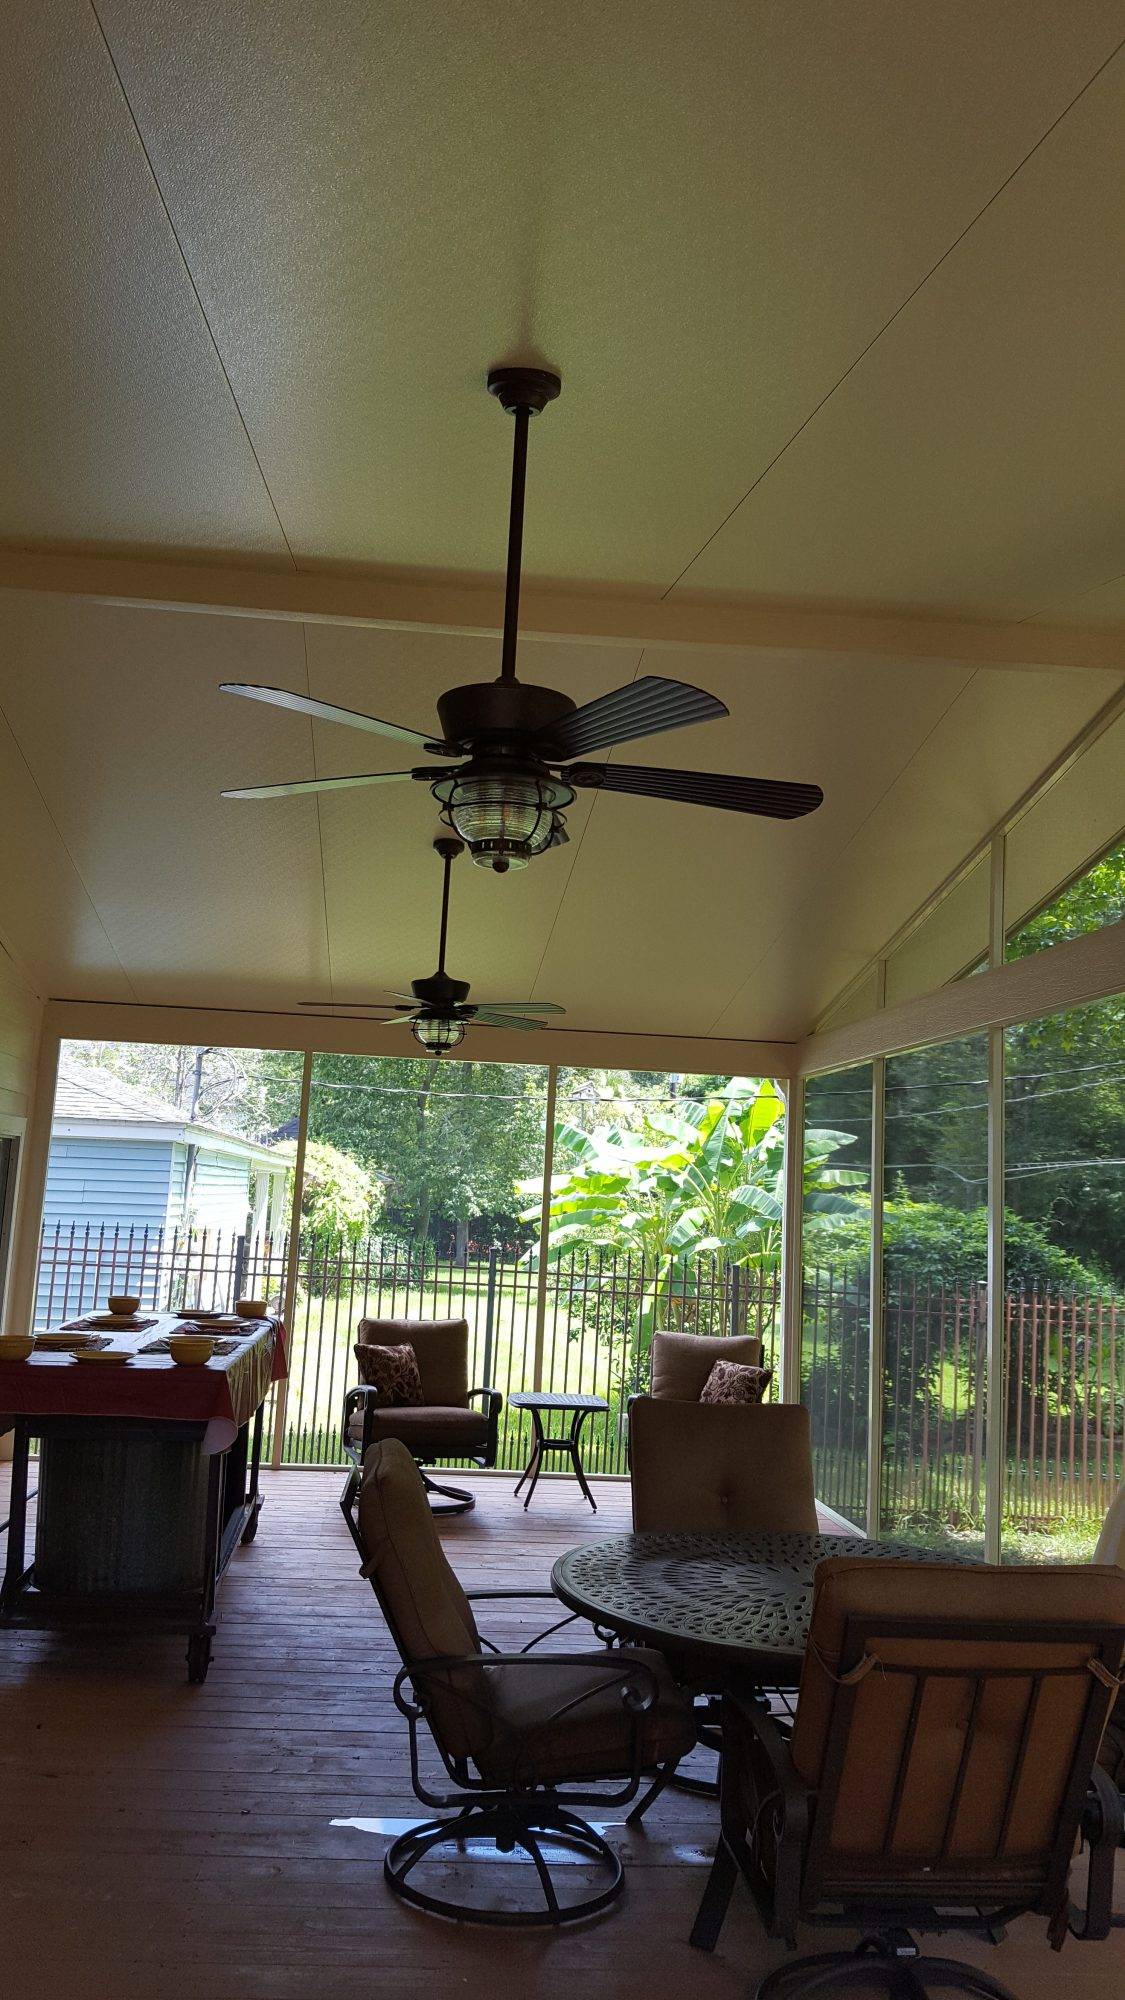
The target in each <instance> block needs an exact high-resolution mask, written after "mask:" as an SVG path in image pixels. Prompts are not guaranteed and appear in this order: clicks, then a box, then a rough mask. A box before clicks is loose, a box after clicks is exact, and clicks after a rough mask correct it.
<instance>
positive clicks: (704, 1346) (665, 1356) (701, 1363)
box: [649, 1333, 762, 1403]
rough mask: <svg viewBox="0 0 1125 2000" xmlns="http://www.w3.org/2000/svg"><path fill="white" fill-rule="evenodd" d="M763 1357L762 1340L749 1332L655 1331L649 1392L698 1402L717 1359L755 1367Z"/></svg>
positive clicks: (683, 1401)
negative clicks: (718, 1333) (715, 1333)
mask: <svg viewBox="0 0 1125 2000" xmlns="http://www.w3.org/2000/svg"><path fill="white" fill-rule="evenodd" d="M761 1359H762V1343H761V1341H760V1340H758V1339H757V1337H756V1336H755V1335H754V1334H750V1333H731V1334H720V1335H718V1336H713V1335H711V1334H708V1333H654V1334H653V1336H652V1388H651V1390H650V1392H649V1393H650V1394H651V1395H653V1396H659V1397H660V1398H661V1399H662V1400H663V1399H664V1398H665V1397H671V1398H672V1399H673V1400H674V1401H676V1402H679V1403H698V1401H699V1397H700V1393H701V1391H702V1388H703V1384H704V1383H705V1382H706V1380H707V1377H708V1375H709V1374H710V1373H711V1370H712V1368H713V1367H714V1366H715V1363H716V1361H741V1362H745V1363H746V1364H748V1365H749V1366H751V1367H755V1368H756V1367H757V1366H758V1364H759V1362H760V1361H761Z"/></svg>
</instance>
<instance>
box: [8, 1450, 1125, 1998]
mask: <svg viewBox="0 0 1125 2000" xmlns="http://www.w3.org/2000/svg"><path fill="white" fill-rule="evenodd" d="M475 1484H476V1487H477V1491H478V1494H479V1501H478V1506H477V1509H476V1512H475V1513H473V1514H471V1515H467V1516H464V1517H462V1518H461V1519H455V1520H449V1521H447V1522H445V1523H443V1525H442V1533H443V1539H444V1541H445V1545H446V1548H447V1550H448V1552H449V1555H450V1558H451V1560H452V1562H453V1564H454V1567H455V1568H456V1569H457V1571H458V1574H459V1575H460V1576H461V1578H462V1581H463V1582H464V1583H465V1584H466V1586H467V1587H468V1588H470V1589H471V1588H474V1587H476V1588H487V1587H489V1586H498V1585H513V1584H523V1583H528V1584H532V1585H541V1584H545V1583H546V1581H547V1577H548V1573H549V1570H550V1566H551V1563H552V1561H553V1560H554V1558H555V1556H556V1555H558V1554H559V1553H560V1552H561V1551H562V1550H563V1549H566V1548H569V1547H571V1546H573V1544H574V1543H575V1542H577V1541H583V1540H586V1539H588V1538H589V1537H591V1536H594V1535H604V1534H613V1533H620V1532H621V1531H622V1530H623V1529H624V1528H626V1527H627V1525H628V1504H629V1503H628V1488H627V1487H626V1486H624V1485H622V1484H620V1483H616V1482H610V1481H595V1482H594V1488H595V1492H596V1493H597V1496H598V1501H599V1512H598V1515H597V1517H596V1518H595V1517H594V1516H593V1515H591V1513H590V1510H589V1508H588V1507H586V1506H585V1505H584V1503H583V1502H582V1501H581V1498H580V1496H579V1495H578V1493H577V1490H576V1488H575V1486H574V1483H573V1481H572V1480H571V1479H570V1478H568V1477H567V1476H565V1475H564V1476H562V1477H558V1478H548V1477H547V1476H544V1478H543V1479H542V1480H541V1481H540V1484H539V1488H538V1491H537V1493H536V1495H535V1499H534V1501H533V1503H532V1507H531V1510H530V1512H529V1513H527V1514H525V1513H524V1512H523V1509H522V1507H521V1506H519V1505H518V1503H515V1502H514V1501H513V1498H512V1482H511V1481H510V1480H509V1479H507V1478H504V1479H497V1478H492V1479H489V1478H481V1479H479V1480H477V1481H476V1482H475ZM339 1486H340V1479H339V1477H338V1475H336V1474H332V1473H324V1472H296V1471H294V1472H284V1473H278V1474H272V1475H269V1476H268V1477H267V1480H266V1491H267V1496H268V1498H267V1505H266V1509H265V1512H264V1514H263V1517H262V1527H261V1532H260V1534H259V1537H258V1540H257V1542H256V1543H255V1544H254V1545H253V1547H252V1548H249V1549H245V1550H240V1551H239V1552H238V1553H237V1555H236V1556H235V1558H234V1561H233V1563H232V1565H231V1569H230V1572H229V1574H228V1576H227V1579H226V1583H225V1586H224V1588H223V1592H222V1596H221V1601H220V1612H221V1623H220V1627H219V1632H218V1636H217V1639H216V1646H215V1659H214V1663H213V1665H212V1668H211V1672H210V1675H209V1677H208V1679H207V1682H206V1684H205V1685H204V1686H203V1687H202V1688H190V1687H188V1685H187V1684H186V1681H185V1679H184V1676H183V1642H182V1641H181V1640H178V1639H177V1640H168V1639H154V1640H138V1639H136V1638H133V1639H131V1640H128V1641H126V1640H120V1639H109V1638H106V1637H105V1636H104V1635H102V1636H100V1637H98V1638H89V1637H85V1636H82V1637H80V1636H68V1637H66V1638H59V1637H53V1636H50V1635H44V1634H37V1633H25V1632H20V1633H15V1632H6V1633H0V1925H2V1931H0V1935H2V1936H3V1939H4V1946H3V1952H4V1964H5V1967H6V1972H7V1975H8V1978H9V1979H10V1980H11V1990H12V1991H13V1992H26V1993H28V1994H37V1995H45V1996H48V2000H54V1996H55V1995H60V1996H62V1995H66V1996H67V2000H132V1996H134V1995H136V1996H144V2000H151V1996H152V1995H154V1994H156V1993H159V1994H160V1995H161V2000H234V1996H247V2000H326V1996H331V2000H353V1996H354V1997H355V2000H359V1997H360V1996H361V1995H362V1996H363V2000H370V1996H371V1995H372V1994H378V1995H379V1996H380V2000H400V1996H401V2000H406V1996H411V2000H413V1997H414V1996H417V1995H418V1994H420V1993H423V1992H424V1991H425V1990H426V1987H427V1986H428V1985H429V1984H430V1983H432V1984H433V1986H434V1988H435V1991H440V1992H441V1993H442V1994H445V1993H447V1992H460V1993H465V1994H469V1995H473V1994H476V1993H478V1992H479V1993H485V1992H487V1993H488V1994H489V1995H490V1996H494V2000H507V1997H508V1996H509V1995H511V1996H516V1995H517V1994H518V1995H519V1996H521V2000H523V1996H524V1995H526V1993H527V1992H528V1991H529V1990H534V1991H540V1992H548V1991H553V1990H556V1989H559V1990H561V1989H562V1987H563V1985H564V1983H565V1984H566V1985H567V1986H573V1987H574V1990H575V1991H576V1992H581V1993H582V1994H583V1996H584V2000H585V1996H590V2000H597V1996H609V2000H654V1996H664V1995H667V1994H672V1993H675V1992H678V1991H679V1990H680V1989H685V1990H690V1992H691V1994H692V2000H711V1996H714V2000H735V1996H737V2000H745V1996H746V1994H747V1991H748V1989H750V1987H751V1979H752V1975H754V1974H758V1975H760V1973H761V1971H762V1970H764V1969H765V1967H766V1966H768V1965H771V1964H774V1963H776V1962H777V1960H778V1958H779V1956H780V1955H781V1954H779V1953H778V1952H777V1950H776V1948H774V1947H773V1946H771V1945H770V1944H769V1943H768V1941H767V1940H765V1939H764V1938H763V1936H762V1934H761V1931H760V1928H759V1927H758V1925H757V1922H756V1920H755V1918H754V1916H753V1914H752V1911H751V1909H750V1906H749V1902H748V1899H747V1898H746V1897H745V1896H743V1895H741V1894H740V1895H739V1896H738V1897H737V1899H736V1903H735V1905H734V1908H733V1909H732V1914H731V1917H730V1919H729V1921H728V1924H727V1927H726V1930H725V1931H724V1934H723V1938H722V1942H721V1947H720V1949H719V1951H717V1952H716V1953H715V1954H714V1956H713V1957H711V1958H708V1957H705V1956H701V1955H700V1954H698V1953H695V1952H693V1951H692V1950H691V1949H690V1947H689V1946H688V1944H687V1942H686V1939H687V1933H688V1930H689V1927H690V1924H691V1919H692V1915H693V1913H694V1909H695V1905H696V1902H697V1900H698V1897H699V1895H700V1893H701V1890H702V1887H703V1882H704V1879H705V1872H706V1871H705V1867H704V1865H703V1862H702V1856H703V1855H704V1854H705V1853H706V1851H707V1850H708V1848H709V1846H710V1844H711V1842H712V1841H713V1836H714V1808H713V1807H711V1806H710V1805H708V1804H706V1803H701V1802H699V1801H695V1800H692V1799H689V1798H686V1797H684V1796H682V1795H673V1794H668V1795H666V1797H665V1798H664V1799H662V1800H661V1801H660V1802H659V1804H658V1805H657V1806H656V1807H655V1808H654V1810H653V1812H652V1814H651V1816H650V1819H649V1822H648V1827H649V1830H648V1832H647V1834H642V1835H639V1836H632V1835H630V1836H628V1837H626V1838H625V1839H624V1848H625V1853H626V1858H627V1862H628V1866H629V1879H628V1886H627V1888H626V1892H625V1897H624V1899H623V1900H622V1902H621V1903H619V1904H618V1905H617V1906H616V1908H615V1909H612V1910H610V1911H609V1912H607V1913H606V1914H605V1915H604V1916H603V1917H601V1918H599V1919H597V1920H595V1921H594V1922H592V1923H591V1924H589V1925H586V1926H584V1927H581V1928H579V1929H576V1930H574V1931H569V1932H564V1933H562V1934H559V1935H552V1934H550V1933H547V1932H536V1933H532V1934H529V1935H522V1936H520V1935H516V1934H514V1933H503V1934H500V1935H497V1934H496V1933H489V1932H486V1931H482V1930H479V1929H472V1928H470V1927H468V1926H454V1925H449V1924H446V1923H443V1922H441V1921H440V1920H435V1919H432V1918H426V1917H423V1916H421V1915H418V1914H416V1913H414V1912H412V1911H409V1910H407V1909H406V1908H404V1907H403V1906H402V1905H401V1904H400V1903H398V1902H397V1901H396V1900H395V1899H394V1898H393V1897H391V1896H390V1895H389V1894H388V1892H387V1891H386V1890H385V1888H384V1886H383V1883H382V1879H381V1875H380V1872H379V1871H380V1864H381V1860H382V1854H383V1850H384V1847H385V1844H386V1843H385V1840H384V1839H383V1838H382V1837H381V1836H379V1835H375V1834H372V1833H368V1832H362V1831H359V1830H357V1829H355V1828H352V1827H346V1826H334V1825H333V1824H332V1822H333V1821H334V1820H347V1819H370V1818H387V1817H391V1818H394V1817H401V1818H407V1817H411V1818H412V1817H415V1816H419V1815H420V1812H421V1809H420V1808H419V1807H417V1805H416V1803H415V1801H414V1799H413V1796H412V1793H411V1790H410V1782H409V1772H408V1768H407V1758H406V1738H405V1728H404V1725H403V1723H402V1721H401V1719H400V1717H399V1716H398V1715H397V1713H396V1711H395V1709H394V1707H393V1704H392V1702H391V1698H390V1688H391V1680H392V1678H393V1671H394V1664H395V1663H394V1656H393V1653H392V1649H391V1646H390V1642H389V1638H388V1635H387V1632H386V1630H385V1627H384V1626H383V1623H382V1620H381V1618H380V1615H379V1611H378V1608H377V1606H376V1603H375V1599H374V1596H373V1594H372V1592H371V1590H370V1589H369V1587H368V1586H367V1585H366V1584H365V1583H364V1582H362V1580H361V1579H360V1578H359V1577H358V1575H357V1573H356V1571H357V1564H356V1558H355V1552H354V1550H353V1548H352V1545H351V1542H350V1540H349V1539H348V1536H347V1534H346V1531H345V1529H344V1525H343V1522H342V1521H341V1519H340V1515H339V1510H338V1507H337V1495H338V1491H339ZM6 1487H7V1477H6V1468H4V1467H0V1519H2V1518H3V1516H4V1514H6V1511H7V1509H6V1505H5V1496H6ZM536 1615H538V1614H537V1613H536V1609H535V1607H534V1606H530V1607H527V1608H526V1613H523V1612H521V1614H520V1616H519V1617H518V1618H517V1619H514V1620H513V1618H512V1617H511V1616H509V1617H507V1618H501V1617H500V1616H499V1615H497V1617H496V1618H495V1620H490V1621H489V1623H488V1626H487V1629H488V1630H489V1631H490V1632H492V1633H494V1635H496V1636H498V1637H500V1638H501V1639H505V1638H511V1637H514V1636H515V1635H516V1633H517V1632H519V1631H530V1630H531V1629H534V1627H533V1622H532V1621H533V1619H534V1617H535V1616H536ZM604 1817H605V1818H606V1819H607V1820H611V1821H612V1820H613V1819H620V1818H621V1817H622V1814H621V1812H620V1810H618V1811H617V1812H613V1811H612V1810H607V1812H606V1814H605V1815H604ZM614 1837H618V1836H616V1835H615V1836H614ZM496 1865H498V1864H493V1866H494V1867H495V1866H496ZM803 1942H804V1940H803ZM823 1942H824V1938H823V1934H821V1936H820V1937H819V1938H817V1937H816V1936H815V1935H814V1934H813V1933H811V1932H810V1933H809V1935H808V1948H810V1949H812V1948H814V1947H815V1946H816V1945H817V1944H821V1945H822V1944H823ZM946 1942H947V1945H948V1944H952V1942H953V1941H952V1940H947V1941H946ZM957 1949H958V1950H960V1949H961V1948H960V1946H958V1947H957ZM1123 1954H1125V1933H1118V1934H1117V1937H1116V1938H1115V1939H1113V1940H1112V1941H1110V1943H1109V1944H1107V1945H1105V1946H1099V1947H1087V1948H1083V1947H1081V1946H1078V1945H1075V1944H1073V1943H1072V1944H1070V1945H1068V1947H1067V1949H1066V1951H1065V1952H1064V1953H1063V1954H1062V1956H1061V1957H1056V1956H1055V1955H1054V1954H1052V1953H1051V1952H1050V1951H1049V1950H1048V1949H1047V1947H1046V1944H1045V1941H1044V1937H1043V1929H1042V1926H1041V1925H1040V1924H1037V1923H1035V1922H1033V1921H1032V1920H1029V1919H1027V1920H1023V1921H1021V1923H1019V1924H1017V1925H1015V1926H1013V1930H1012V1933H1011V1936H1010V1938H1009V1940H1008V1942H1007V1943H1005V1944H1004V1945H1003V1946H1001V1947H999V1948H997V1949H995V1950H992V1951H990V1950H989V1948H988V1947H987V1946H983V1945H982V1946H969V1947H967V1948H965V1949H964V1952H963V1955H964V1956H969V1957H974V1958H978V1959H979V1961H980V1962H982V1963H986V1964H988V1965H989V1966H990V1967H991V1969H993V1970H994V1972H995V1973H996V1974H997V1975H998V1976H999V1977H1001V1978H1005V1979H1007V1980H1008V1981H1009V1983H1011V1984H1012V1985H1013V1986H1014V1987H1015V1988H1016V1990H1017V1991H1018V1992H1023V1993H1026V1994H1031V1993H1034V1994H1035V1995H1036V1996H1037V2000H1055V1996H1057V1995H1058V1996H1061V1995H1064V1994H1065V1995H1070V1994H1076V1993H1078V1992H1079V1991H1081V1992H1082V1994H1083V1995H1084V1996H1086V2000H1118V1996H1119V1994H1120V1992H1121V1991H1122V1989H1123V1987H1125V1978H1123V1967H1122V1955H1123Z"/></svg>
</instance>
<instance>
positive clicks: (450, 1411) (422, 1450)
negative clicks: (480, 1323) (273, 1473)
mask: <svg viewBox="0 0 1125 2000" xmlns="http://www.w3.org/2000/svg"><path fill="white" fill-rule="evenodd" d="M356 1345H357V1347H365V1346H372V1347H400V1346H409V1347H412V1348H413V1349H414V1353H415V1356H416V1358H417V1362H418V1373H419V1376H420V1377H421V1383H422V1402H421V1403H420V1404H418V1405H409V1406H407V1407H405V1408H397V1407H396V1408H387V1407H386V1406H385V1405H382V1404H380V1401H379V1395H378V1391H377V1390H375V1389H373V1388H371V1387H370V1386H369V1385H368V1384H366V1383H363V1382H360V1383H357V1384H356V1385H355V1387H354V1388H351V1389H349V1390H348V1391H347V1393H346V1395H345V1397H344V1417H343V1427H342V1432H341V1436H342V1438H343V1445H344V1452H345V1454H346V1456H347V1457H348V1458H349V1459H350V1461H351V1465H352V1472H351V1474H350V1475H349V1485H350V1484H352V1483H353V1482H356V1481H358V1477H359V1469H360V1467H361V1466H362V1464H363V1461H364V1457H365V1456H366V1453H367V1451H368V1449H369V1447H370V1446H371V1445H373V1444H375V1443H376V1442H377V1441H379V1440H380V1439H383V1438H399V1439H400V1440H401V1442H402V1443H403V1444H404V1445H405V1446H406V1448H407V1450H408V1451H409V1452H410V1455H411V1457H412V1458H413V1460H414V1462H415V1464H416V1465H417V1466H418V1468H419V1470H420V1471H421V1473H422V1479H423V1483H424V1485H425V1489H426V1492H427V1493H430V1494H434V1493H436V1494H438V1495H439V1496H440V1497H439V1499H438V1500H437V1501H436V1503H433V1511H434V1513H435V1514H467V1513H469V1512H470V1511H471V1509H472V1508H473V1507H475V1506H476V1497H475V1495H474V1494H472V1493H470V1492H469V1491H468V1489H467V1488H465V1487H463V1486H442V1485H439V1484H438V1482H437V1480H436V1479H431V1478H430V1476H429V1473H428V1472H427V1471H426V1470H425V1467H427V1466H430V1465H434V1464H436V1463H437V1462H438V1461H440V1460H442V1459H450V1458H452V1459H463V1458H467V1459H468V1460H469V1461H470V1462H471V1463H472V1464H473V1465H479V1466H481V1467H482V1468H483V1467H486V1466H490V1465H495V1463H496V1439H497V1427H498V1425H499V1421H500V1410H501V1407H502V1405H503V1401H504V1398H503V1397H502V1396H501V1394H500V1392H499V1390H498V1389H470V1387H469V1322H468V1320H465V1319H361V1320H360V1322H359V1325H358V1327H357V1328H356ZM478 1400H479V1402H480V1404H481V1407H480V1408H479V1409H474V1408H473V1407H472V1405H473V1404H474V1402H477V1401H478Z"/></svg>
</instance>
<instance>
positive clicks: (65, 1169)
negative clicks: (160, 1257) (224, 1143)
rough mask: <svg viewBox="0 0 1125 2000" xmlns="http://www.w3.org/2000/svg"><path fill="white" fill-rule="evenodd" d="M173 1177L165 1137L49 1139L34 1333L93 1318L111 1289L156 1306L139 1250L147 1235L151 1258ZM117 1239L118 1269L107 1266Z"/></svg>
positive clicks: (164, 1219)
mask: <svg viewBox="0 0 1125 2000" xmlns="http://www.w3.org/2000/svg"><path fill="white" fill-rule="evenodd" d="M171 1173H172V1145H171V1142H170V1141H169V1140H166V1139H161V1140H145V1139H67V1138H62V1137H57V1138H53V1139H52V1140H51V1150H50V1154H49V1156H48V1165H47V1186H46V1190H45V1195H44V1203H43V1226H44V1231H45V1236H46V1242H45V1256H44V1268H43V1269H42V1270H41V1272H40V1277H39V1292H38V1298H37V1300H36V1310H35V1324H36V1326H37V1327H41V1326H46V1325H48V1324H50V1323H56V1324H57V1322H58V1321H59V1320H60V1319H61V1318H64V1317H68V1316H71V1315H72V1314H74V1313H76V1312H79V1311H83V1312H92V1311H93V1310H94V1309H95V1307H96V1306H102V1305H104V1303H105V1300H106V1298H107V1297H108V1295H109V1293H110V1292H111V1291H140V1292H141V1293H142V1295H143V1297H144V1299H145V1302H146V1304H152V1303H153V1302H154V1287H155V1284H156V1273H155V1271H151V1272H150V1271H147V1270H146V1271H145V1273H144V1274H142V1273H141V1269H140V1266H141V1257H142V1245H143V1242H144V1236H145V1231H146V1229H147V1231H148V1235H149V1242H150V1244H152V1245H153V1246H154V1249H153V1253H152V1254H154V1252H155V1244H156V1241H157V1238H158V1234H159V1231H160V1230H161V1229H163V1228H164V1227H165V1224H166V1222H167V1217H168V1197H169V1183H170V1180H171ZM56 1226H57V1230H58V1237H57V1242H58V1250H57V1253H56V1252H55V1247H54V1246H55V1242H56ZM130 1231H132V1232H133V1257H134V1264H133V1267H132V1271H131V1275H129V1276H127V1275H126V1265H125V1263H124V1262H123V1261H122V1260H123V1259H124V1257H125V1256H126V1254H127V1251H128V1245H129V1235H130ZM115 1235H116V1240H117V1245H118V1262H117V1264H116V1265H114V1264H113V1263H112V1262H111V1261H110V1253H111V1252H112V1247H113V1243H114V1238H115ZM146 1262H147V1260H146ZM52 1267H53V1268H52Z"/></svg>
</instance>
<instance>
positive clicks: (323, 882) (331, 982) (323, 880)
mask: <svg viewBox="0 0 1125 2000" xmlns="http://www.w3.org/2000/svg"><path fill="white" fill-rule="evenodd" d="M301 644H302V646H303V647H304V652H305V687H306V688H307V690H308V695H309V700H310V701H311V700H312V674H311V672H310V669H309V630H308V626H307V625H304V624H302V626H301ZM309 746H310V749H311V751H312V769H313V777H314V778H319V776H320V772H319V770H318V769H317V762H316V725H315V723H314V722H313V721H312V718H311V717H310V719H309ZM313 798H314V800H315V803H316V841H317V846H318V847H319V849H320V895H321V901H322V903H323V905H324V949H325V951H326V953H327V955H328V992H329V995H330V998H331V1000H332V1002H333V1003H335V999H336V981H335V977H334V975H333V971H332V931H331V928H330V926H329V922H328V880H327V877H326V875H325V872H324V824H323V821H322V820H321V817H320V794H319V792H314V794H313Z"/></svg>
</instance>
